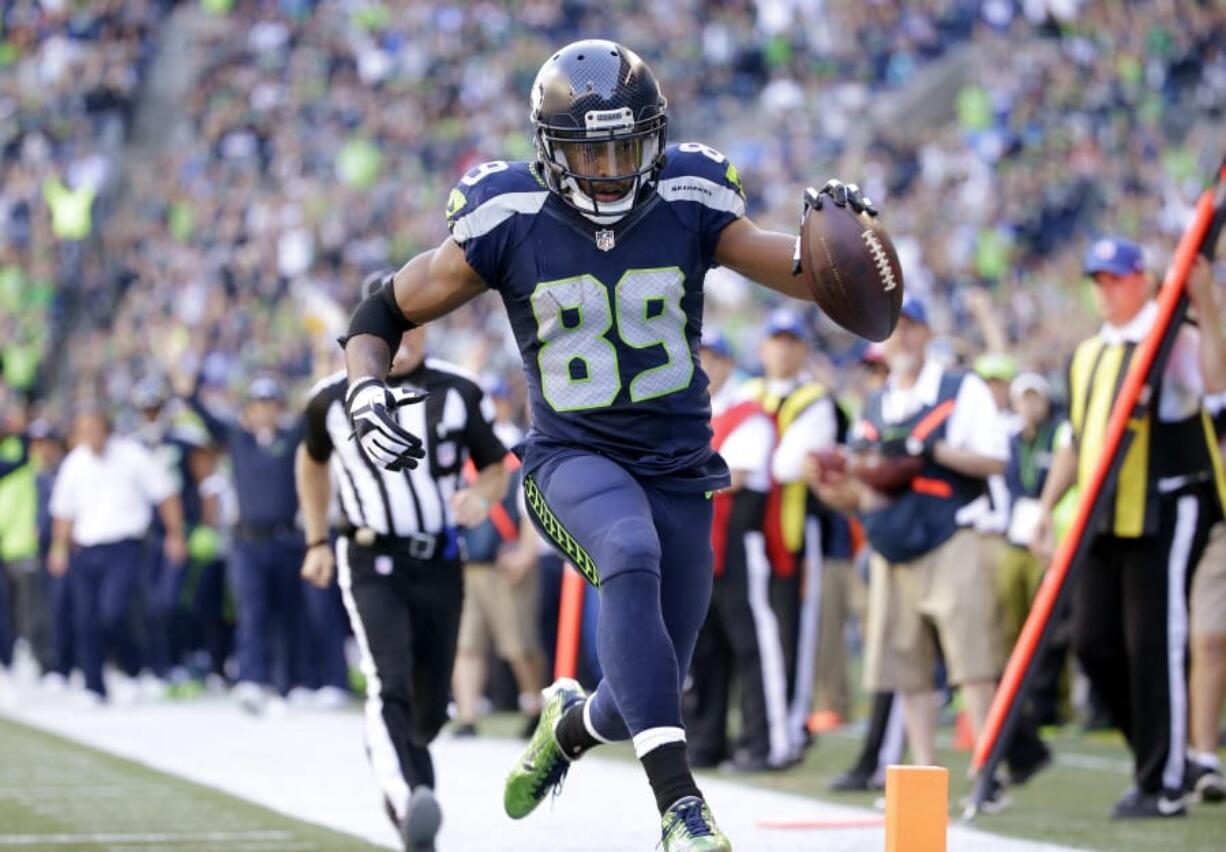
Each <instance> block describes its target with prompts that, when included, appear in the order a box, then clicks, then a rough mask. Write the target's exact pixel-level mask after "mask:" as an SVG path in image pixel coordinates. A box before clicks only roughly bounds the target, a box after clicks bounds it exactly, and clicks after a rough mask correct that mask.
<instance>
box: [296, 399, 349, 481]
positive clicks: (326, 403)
mask: <svg viewBox="0 0 1226 852" xmlns="http://www.w3.org/2000/svg"><path fill="white" fill-rule="evenodd" d="M338 387H342V388H343V387H344V383H343V382H341V383H339V384H331V385H326V386H324V387H323V388H321V389H320V390H319V392H318V393H316V394H315V395H314V396H313V397H311V400H310V402H308V403H307V407H306V414H305V415H303V418H302V428H303V436H302V441H303V444H304V445H305V446H306V451H307V455H309V456H310V457H311V458H313V459H314V460H315V461H317V462H326V461H327V460H328V459H329V458H330V457H331V456H332V436H331V435H329V434H328V409H329V408H330V407H331V406H332V403H333V402H334V401H335V400H336V398H337V390H336V389H337V388H338Z"/></svg>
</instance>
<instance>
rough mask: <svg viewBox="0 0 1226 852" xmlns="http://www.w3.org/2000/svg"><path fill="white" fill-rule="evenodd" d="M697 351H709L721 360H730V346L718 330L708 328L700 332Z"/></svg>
mask: <svg viewBox="0 0 1226 852" xmlns="http://www.w3.org/2000/svg"><path fill="white" fill-rule="evenodd" d="M698 348H699V349H710V350H711V351H712V352H714V353H715V354H716V355H718V356H719V357H721V358H728V359H731V358H732V345H731V344H729V343H728V338H727V337H726V336H725V335H724V333H723V332H722V331H720V330H719V329H718V328H711V327H710V326H708V327H706V328H704V329H703V330H702V339H701V340H699V341H698Z"/></svg>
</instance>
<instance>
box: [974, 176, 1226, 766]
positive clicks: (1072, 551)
mask: <svg viewBox="0 0 1226 852" xmlns="http://www.w3.org/2000/svg"><path fill="white" fill-rule="evenodd" d="M1223 183H1226V166H1223V168H1222V170H1221V173H1220V174H1219V176H1218V185H1219V186H1220V185H1221V184H1223ZM1214 189H1215V188H1210V189H1209V190H1206V191H1205V193H1204V194H1203V195H1202V196H1201V198H1200V201H1199V202H1198V203H1197V206H1196V212H1195V215H1194V217H1193V220H1192V223H1191V225H1189V227H1188V229H1187V231H1186V232H1185V233H1184V235H1183V238H1182V239H1181V240H1180V242H1179V246H1178V248H1177V249H1176V251H1175V258H1174V260H1173V262H1172V263H1171V267H1170V269H1169V270H1168V271H1167V275H1166V278H1165V280H1164V281H1163V286H1162V290H1161V292H1160V293H1159V296H1158V319H1157V320H1156V321H1155V323H1154V328H1155V330H1156V331H1158V332H1159V333H1156V334H1155V333H1151V334H1150V335H1149V336H1148V337H1147V338H1146V339H1145V340H1144V341H1142V343H1141V345H1140V346H1139V347H1137V351H1136V354H1135V355H1134V357H1133V363H1132V366H1131V368H1130V369H1129V371H1128V376H1127V378H1126V379H1125V381H1124V384H1123V386H1122V388H1121V389H1120V394H1119V396H1118V397H1117V398H1116V401H1115V405H1114V407H1113V408H1112V409H1111V418H1110V420H1109V421H1108V425H1107V433H1106V436H1105V443H1104V452H1103V454H1102V456H1101V457H1100V458H1099V460H1098V463H1097V464H1096V465H1095V467H1094V471H1093V474H1092V475H1091V477H1090V481H1089V483H1087V487H1086V488H1085V490H1084V491H1083V492H1082V494H1081V497H1080V499H1079V501H1078V504H1077V513H1076V515H1075V516H1074V518H1073V523H1072V525H1071V526H1070V527H1069V531H1068V535H1067V536H1065V538H1064V541H1062V542H1061V544H1060V546H1059V548H1057V550H1056V553H1055V556H1054V557H1053V559H1052V563H1051V565H1050V567H1049V568H1048V569H1047V573H1046V575H1045V576H1044V578H1043V583H1042V585H1041V586H1040V587H1039V591H1038V593H1037V594H1036V595H1035V600H1034V604H1033V605H1032V606H1031V609H1030V615H1029V616H1028V617H1027V619H1026V623H1025V625H1024V626H1023V627H1022V632H1021V635H1020V636H1019V637H1018V640H1017V644H1016V645H1015V646H1014V648H1013V653H1012V654H1011V655H1010V657H1009V663H1008V665H1007V666H1006V667H1005V673H1004V676H1003V677H1002V678H1001V682H1000V685H999V686H998V687H997V690H996V695H995V697H994V698H993V701H992V708H991V710H990V712H989V713H988V719H987V723H986V724H985V725H984V729H983V731H982V732H981V733H980V736H979V741H978V742H977V743H976V746H975V752H974V754H973V756H972V758H971V769H972V770H973V771H974V772H977V773H978V772H981V770H982V769H983V768H984V766H985V765H986V764H987V763H988V762H989V759H990V758H993V757H997V758H998V756H999V752H1000V751H1001V750H1002V749H1001V748H1000V747H999V746H1000V740H1001V739H1002V736H1001V734H1002V729H1003V728H1004V727H1005V724H1006V722H1007V721H1008V717H1009V715H1010V711H1011V709H1012V708H1013V706H1014V704H1015V703H1016V701H1017V699H1018V693H1019V692H1020V689H1021V686H1022V682H1023V679H1024V678H1025V676H1026V674H1027V672H1028V670H1029V669H1030V666H1031V663H1032V661H1033V658H1034V655H1035V651H1036V650H1037V648H1038V645H1039V642H1040V640H1041V639H1042V637H1043V634H1044V631H1045V629H1046V627H1047V624H1048V622H1049V620H1050V618H1051V614H1052V610H1053V608H1054V607H1055V604H1056V600H1057V598H1058V596H1059V594H1060V591H1061V589H1062V588H1063V586H1064V584H1065V580H1066V578H1067V575H1068V573H1069V569H1070V568H1071V567H1072V566H1073V563H1074V557H1075V556H1077V555H1078V551H1079V550H1081V549H1082V548H1081V547H1080V545H1081V543H1082V539H1083V538H1084V536H1085V532H1086V527H1087V525H1088V523H1089V521H1090V518H1091V515H1092V514H1093V511H1094V507H1095V504H1096V503H1097V502H1098V499H1099V496H1100V494H1101V493H1102V491H1103V486H1104V484H1105V483H1106V480H1107V477H1108V474H1109V473H1110V472H1111V468H1112V466H1113V463H1114V461H1115V457H1116V456H1117V455H1118V451H1119V448H1120V445H1121V443H1122V442H1123V439H1124V433H1125V430H1126V429H1127V426H1128V421H1129V419H1130V418H1131V417H1133V416H1134V413H1135V409H1136V408H1137V406H1138V404H1140V405H1142V406H1144V405H1148V404H1149V403H1150V400H1149V394H1150V390H1151V389H1150V388H1149V387H1148V386H1146V381H1147V379H1148V378H1149V373H1150V370H1151V368H1152V367H1153V365H1154V360H1155V358H1156V357H1157V355H1158V350H1159V347H1160V346H1161V345H1162V338H1164V337H1165V336H1166V335H1165V333H1164V332H1165V331H1166V330H1167V329H1168V328H1169V326H1170V323H1171V319H1172V317H1174V316H1175V312H1176V310H1177V309H1178V308H1179V307H1180V304H1179V303H1180V299H1181V298H1182V297H1183V291H1184V286H1185V285H1186V283H1187V280H1188V274H1189V273H1190V272H1191V269H1192V264H1193V262H1194V261H1195V259H1196V255H1197V253H1198V252H1199V251H1200V250H1201V247H1202V246H1203V245H1204V243H1205V237H1206V235H1208V234H1209V230H1210V227H1211V226H1212V224H1213V220H1214V217H1215V215H1217V214H1218V212H1219V211H1218V209H1217V208H1216V207H1215V204H1220V203H1221V202H1220V200H1218V199H1215V198H1214ZM1142 391H1144V392H1145V393H1144V395H1143V394H1142ZM994 753H995V754H994ZM980 780H981V786H982V782H983V781H984V780H985V779H983V778H981V779H980Z"/></svg>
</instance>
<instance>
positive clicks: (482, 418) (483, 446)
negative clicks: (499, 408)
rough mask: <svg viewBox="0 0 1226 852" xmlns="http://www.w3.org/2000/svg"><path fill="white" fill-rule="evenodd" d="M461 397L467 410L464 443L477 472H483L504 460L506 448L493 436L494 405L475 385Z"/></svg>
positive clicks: (466, 389)
mask: <svg viewBox="0 0 1226 852" xmlns="http://www.w3.org/2000/svg"><path fill="white" fill-rule="evenodd" d="M463 397H464V406H465V408H466V409H467V418H466V419H467V423H466V424H465V427H464V443H465V444H466V445H467V446H468V453H469V455H470V456H471V457H472V460H473V464H474V465H476V466H477V470H484V469H485V468H487V467H489V466H490V465H492V464H494V463H496V462H500V461H502V460H503V459H504V458H506V455H507V448H506V446H505V445H504V444H503V443H502V441H500V440H499V439H498V436H497V435H496V434H494V404H493V402H491V401H490V398H489V397H487V396H486V395H485V393H484V392H483V391H482V390H481V389H480V388H478V387H476V386H475V385H474V386H472V387H470V388H465V389H464V391H463Z"/></svg>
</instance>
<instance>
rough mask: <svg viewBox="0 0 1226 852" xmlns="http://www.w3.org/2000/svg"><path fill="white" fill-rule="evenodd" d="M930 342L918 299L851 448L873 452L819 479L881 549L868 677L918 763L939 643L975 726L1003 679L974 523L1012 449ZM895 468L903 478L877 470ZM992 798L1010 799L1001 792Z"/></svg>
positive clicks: (930, 722) (907, 308)
mask: <svg viewBox="0 0 1226 852" xmlns="http://www.w3.org/2000/svg"><path fill="white" fill-rule="evenodd" d="M931 337H932V335H931V331H930V330H929V327H928V318H927V311H926V310H925V308H924V305H923V304H922V303H921V302H919V301H918V300H917V299H915V298H913V297H909V298H908V299H907V300H906V301H905V302H904V303H903V307H902V316H901V318H900V319H899V324H898V328H897V329H896V330H895V332H894V334H893V336H891V337H890V339H889V340H887V341H886V343H885V355H886V359H887V362H888V363H889V367H890V374H889V377H888V379H887V381H886V384H885V386H884V388H883V389H882V390H881V391H880V392H878V393H874V394H873V395H871V396H870V397H869V398H868V400H867V401H866V403H865V407H864V411H863V413H862V415H861V420H860V421H859V423H858V424H857V425H856V427H855V431H854V435H853V446H855V445H859V446H860V447H861V448H862V449H863V451H864V453H865V455H864V456H863V458H862V459H857V460H853V462H852V463H851V465H850V466H849V468H848V470H849V471H850V473H851V476H847V475H846V474H844V473H842V472H840V471H837V470H826V471H822V472H821V474H820V476H819V477H818V478H817V479H816V480H815V481H814V482H813V485H814V487H815V489H816V490H817V492H818V494H819V495H820V496H821V497H822V499H823V501H824V502H826V503H827V504H828V505H832V506H836V507H838V508H843V509H847V510H858V511H859V513H860V516H861V518H862V520H863V522H864V526H865V532H866V534H867V536H868V540H869V544H870V545H871V546H872V548H873V551H874V556H873V560H872V568H871V576H870V580H869V604H868V618H867V622H868V623H867V626H866V637H865V673H864V679H865V684H866V687H867V688H868V689H870V690H872V691H874V692H883V691H891V690H894V691H897V692H898V693H899V694H900V696H901V700H902V706H903V718H904V722H905V724H906V728H907V740H908V743H909V745H910V747H911V759H912V761H913V762H915V763H917V764H921V765H923V764H932V763H934V762H935V760H936V750H935V737H934V735H935V729H936V714H937V705H936V703H935V702H934V701H933V697H932V690H933V671H934V666H935V661H936V656H937V653H938V650H939V651H940V653H941V654H942V656H943V657H944V660H945V664H946V670H947V673H948V681H949V683H950V685H951V686H956V687H958V688H959V689H960V691H961V693H962V698H963V701H964V703H965V706H966V709H967V713H968V715H969V716H970V719H971V723H972V725H973V727H974V728H975V731H976V733H978V732H979V731H980V730H982V727H983V724H984V722H985V721H986V719H987V714H988V709H989V707H990V705H991V701H992V695H993V692H994V689H995V680H996V677H997V676H998V675H999V674H1000V666H1001V662H1002V657H1003V655H1002V649H1001V647H1000V645H1001V643H1000V637H999V624H998V618H997V608H998V601H997V597H996V586H995V578H994V577H993V576H992V573H991V572H990V571H988V570H986V569H985V567H984V566H983V565H982V562H981V559H980V547H979V540H978V536H977V535H976V533H975V531H974V527H973V524H974V520H975V513H976V507H975V506H974V502H975V500H976V499H977V498H978V497H979V496H981V495H982V494H983V492H984V488H985V485H984V482H985V480H986V479H987V478H988V477H989V476H992V475H993V474H998V473H1000V472H1001V471H1003V470H1004V464H1005V459H1006V457H1007V454H1008V444H1007V441H1006V436H1005V435H1004V434H1003V432H1001V431H1000V430H999V429H997V428H996V422H997V420H996V403H995V402H994V401H993V399H992V395H991V393H990V392H989V391H988V388H987V386H986V385H985V384H984V382H983V380H982V379H980V378H979V377H978V376H976V375H974V374H973V373H962V372H958V371H950V370H946V369H944V368H943V367H942V366H941V365H940V364H939V363H937V362H936V361H933V360H932V359H930V358H927V357H926V356H925V351H926V348H927V345H928V342H929V341H930V340H931ZM877 458H880V459H881V461H880V462H879V463H878V465H877V466H876V467H875V468H873V467H871V466H870V465H871V462H870V461H869V460H870V459H877ZM890 469H893V470H896V471H897V472H898V475H897V476H896V477H894V481H887V480H886V479H885V478H883V477H882V476H881V475H880V474H881V473H882V472H883V471H886V470H890ZM874 470H875V471H876V474H874V473H873V471H874ZM904 474H905V475H904ZM938 640H939V648H938ZM997 790H999V788H997ZM993 803H995V804H997V805H1000V806H1003V799H1002V798H1001V797H1000V795H999V792H994V794H993Z"/></svg>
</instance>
